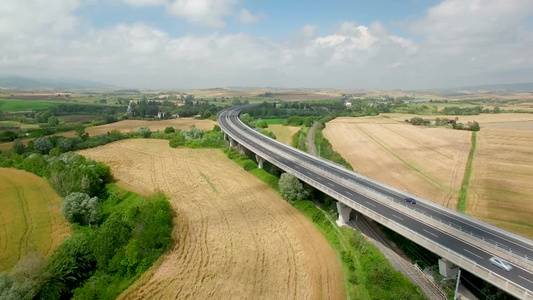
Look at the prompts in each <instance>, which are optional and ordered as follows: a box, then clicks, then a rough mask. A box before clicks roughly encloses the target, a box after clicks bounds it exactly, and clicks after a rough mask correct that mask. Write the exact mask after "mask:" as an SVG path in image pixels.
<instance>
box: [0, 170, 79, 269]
mask: <svg viewBox="0 0 533 300" xmlns="http://www.w3.org/2000/svg"><path fill="white" fill-rule="evenodd" d="M0 203H1V207H2V208H1V209H0V271H9V270H10V269H11V268H12V267H13V266H14V265H15V264H16V263H17V261H18V260H19V259H21V258H23V257H24V256H26V254H28V253H31V252H34V251H38V252H40V253H41V254H42V255H43V256H48V255H50V254H52V252H53V251H54V249H55V248H56V247H57V246H59V245H60V244H61V243H62V242H63V240H64V239H65V238H66V237H68V235H69V234H70V229H69V226H68V223H67V222H66V221H65V220H64V219H63V216H61V211H60V207H61V199H60V198H59V196H58V195H57V194H56V193H55V192H54V190H52V188H51V187H50V186H49V185H48V182H46V180H45V179H43V178H40V177H38V176H36V175H33V174H31V173H28V172H25V171H21V170H16V169H6V168H0Z"/></svg>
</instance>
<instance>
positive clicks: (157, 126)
mask: <svg viewBox="0 0 533 300" xmlns="http://www.w3.org/2000/svg"><path fill="white" fill-rule="evenodd" d="M215 124H216V122H215V121H211V120H197V119H192V118H180V119H169V120H161V121H144V120H124V121H120V122H115V123H111V124H105V125H100V126H94V127H88V128H86V129H85V132H88V133H89V135H90V136H97V135H101V134H106V133H107V132H108V131H112V130H119V131H120V132H123V133H125V132H132V131H137V130H139V127H141V126H148V127H149V128H150V130H152V131H157V130H165V128H166V127H168V126H172V127H174V128H176V129H189V128H191V126H193V125H194V126H196V128H199V129H202V130H211V129H213V126H215ZM75 134H76V133H75V132H74V131H67V132H63V133H58V134H57V135H61V136H66V137H71V136H74V135H75ZM30 140H31V139H25V140H23V142H24V143H25V144H27V143H28V142H29V141H30ZM12 148H13V142H4V143H0V151H8V150H10V149H12Z"/></svg>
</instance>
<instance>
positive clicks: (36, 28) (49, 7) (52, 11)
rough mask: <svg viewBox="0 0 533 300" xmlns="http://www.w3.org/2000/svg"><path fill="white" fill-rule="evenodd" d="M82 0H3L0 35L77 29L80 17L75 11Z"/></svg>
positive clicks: (35, 33)
mask: <svg viewBox="0 0 533 300" xmlns="http://www.w3.org/2000/svg"><path fill="white" fill-rule="evenodd" d="M79 6H80V1H79V0H54V1H41V0H2V1H0V36H1V35H8V36H17V37H23V36H26V35H28V34H31V35H38V33H41V32H45V33H46V34H47V35H49V34H64V33H67V32H71V31H73V30H74V29H75V28H76V26H77V25H78V18H77V17H76V16H75V15H74V13H73V11H74V10H75V9H76V8H78V7H79Z"/></svg>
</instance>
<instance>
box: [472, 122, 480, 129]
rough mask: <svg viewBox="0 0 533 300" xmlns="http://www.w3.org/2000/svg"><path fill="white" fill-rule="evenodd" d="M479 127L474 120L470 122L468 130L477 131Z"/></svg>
mask: <svg viewBox="0 0 533 300" xmlns="http://www.w3.org/2000/svg"><path fill="white" fill-rule="evenodd" d="M480 129H481V128H480V127H479V123H478V122H476V121H474V122H472V123H471V124H470V130H472V131H479V130H480Z"/></svg>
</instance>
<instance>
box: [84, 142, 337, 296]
mask: <svg viewBox="0 0 533 300" xmlns="http://www.w3.org/2000/svg"><path fill="white" fill-rule="evenodd" d="M80 153H81V154H82V155H84V156H86V157H92V158H94V159H95V160H97V161H103V162H105V163H107V164H108V165H110V166H111V171H112V173H113V175H114V177H115V178H116V179H117V180H118V184H119V185H121V186H123V187H125V188H127V189H131V190H134V191H136V192H139V193H142V194H150V193H153V192H154V191H155V190H162V191H163V192H165V193H166V195H167V196H168V197H169V201H170V203H171V206H172V208H173V209H174V210H175V211H176V216H175V217H174V220H173V222H174V230H173V233H172V236H173V241H174V243H173V246H172V247H171V249H170V250H169V251H168V252H167V253H166V254H164V255H163V256H162V258H161V259H160V260H159V261H158V262H157V263H156V264H155V265H154V267H152V269H151V270H149V271H147V272H146V273H145V274H144V275H143V276H142V277H141V278H140V279H139V280H138V281H137V282H136V283H134V285H133V286H131V287H130V288H129V289H128V290H126V291H125V292H124V293H123V294H122V295H121V296H120V299H344V298H345V294H344V290H345V289H344V285H343V282H344V280H343V275H342V266H341V264H340V262H339V260H338V259H337V257H336V255H335V253H334V251H333V250H332V249H331V247H330V246H329V244H328V243H327V241H326V240H325V238H324V237H323V236H322V235H321V233H320V232H319V231H318V230H317V229H316V228H315V227H314V225H313V224H312V223H311V222H310V221H308V220H307V219H306V218H305V217H304V216H303V215H301V214H300V213H299V212H298V211H297V210H296V209H294V208H293V207H292V206H290V205H289V204H288V203H286V202H285V201H284V200H282V199H281V198H280V196H279V195H278V194H277V193H276V192H275V191H273V190H272V189H271V188H270V187H268V186H267V185H266V184H264V183H263V182H262V181H260V180H259V179H257V178H256V177H254V176H253V175H251V174H249V173H248V172H246V171H244V170H242V168H241V167H239V166H238V165H236V164H235V163H234V162H232V161H231V160H229V159H228V158H227V157H226V155H225V154H224V153H223V152H222V151H220V150H216V149H196V150H194V149H172V148H170V147H169V146H168V141H163V140H124V141H119V142H115V143H112V144H108V145H105V146H102V147H98V148H94V149H88V150H83V151H80Z"/></svg>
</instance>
